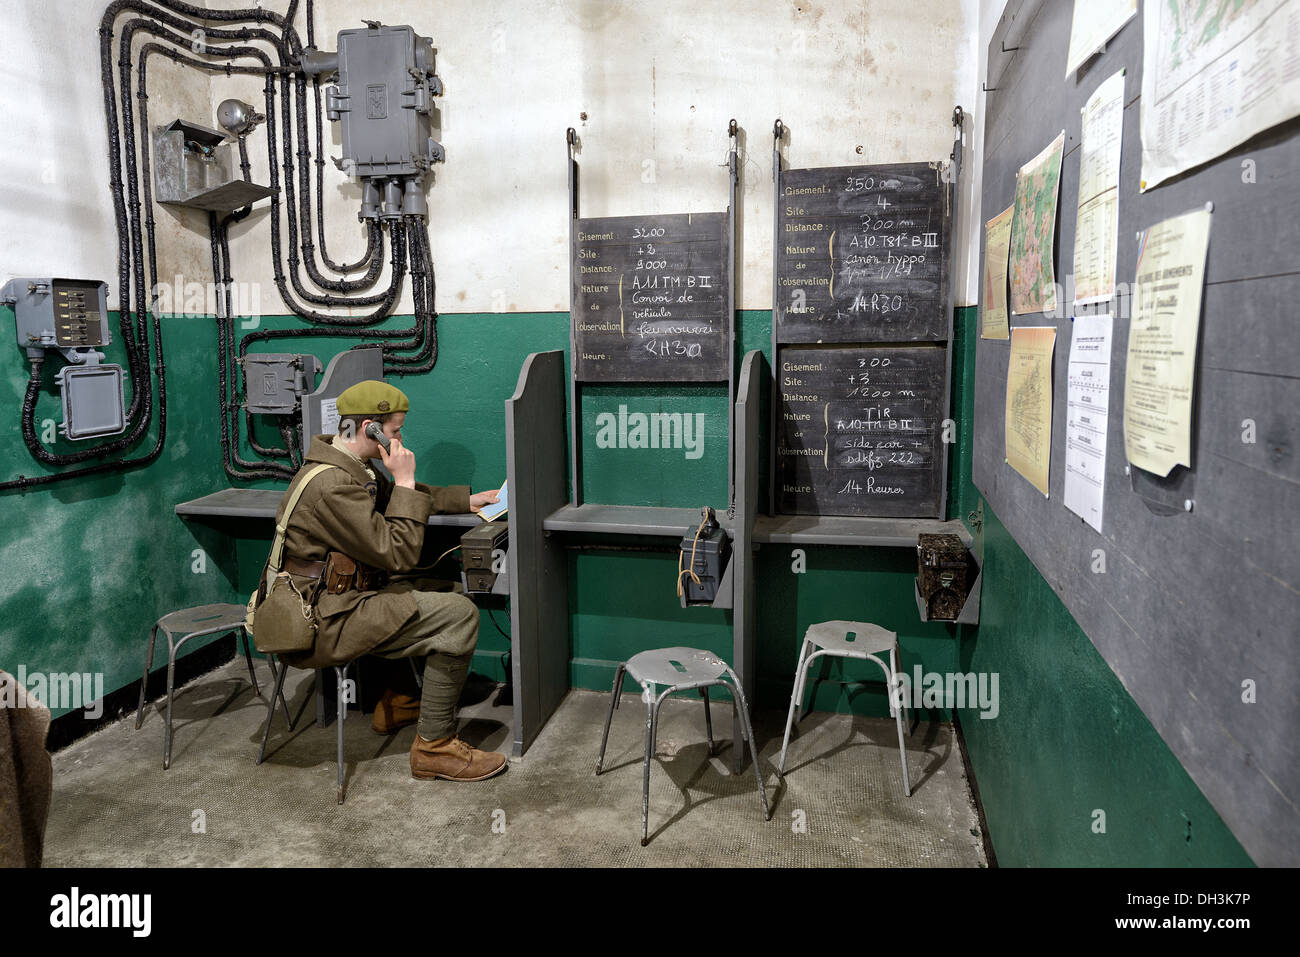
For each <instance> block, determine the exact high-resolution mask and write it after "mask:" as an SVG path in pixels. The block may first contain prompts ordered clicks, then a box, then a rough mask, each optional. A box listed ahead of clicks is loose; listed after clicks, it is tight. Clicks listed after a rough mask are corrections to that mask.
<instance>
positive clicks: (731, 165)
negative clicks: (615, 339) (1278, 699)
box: [564, 119, 739, 512]
mask: <svg viewBox="0 0 1300 957" xmlns="http://www.w3.org/2000/svg"><path fill="white" fill-rule="evenodd" d="M738 133H739V128H738V127H737V125H736V121H735V120H734V119H733V120H731V121H730V122H729V123H728V124H727V141H728V147H729V148H728V154H727V175H728V186H729V192H728V201H727V213H726V215H727V254H728V255H729V256H730V262H729V263H728V266H729V268H728V270H727V290H726V305H727V330H726V348H727V501H728V505H729V511H731V512H734V510H735V505H736V468H735V465H736V435H735V432H736V429H735V424H736V421H735V420H736V182H737V177H738V165H737V162H736V148H737V136H738ZM564 141H565V148H566V152H567V159H568V170H569V475H570V476H571V478H572V482H573V487H572V490H571V492H570V496H569V500H570V504H572V505H574V506H575V507H576V506H578V505H581V504H582V429H581V427H580V422H579V418H580V417H581V415H582V409H581V407H580V405H579V401H580V399H581V380H580V379H579V378H578V359H577V356H578V352H577V349H578V344H577V333H576V330H575V326H574V321H575V317H576V315H577V298H578V297H577V280H578V276H577V274H576V270H575V269H574V264H575V257H576V250H577V230H578V220H579V218H580V217H579V215H578V210H579V202H578V196H579V192H578V191H579V166H578V160H577V156H576V155H575V152H576V150H575V148H576V146H577V143H578V134H577V131H576V130H575V129H574V128H573V127H569V128H568V129H567V130H566V131H565V134H564ZM657 381H662V380H657Z"/></svg>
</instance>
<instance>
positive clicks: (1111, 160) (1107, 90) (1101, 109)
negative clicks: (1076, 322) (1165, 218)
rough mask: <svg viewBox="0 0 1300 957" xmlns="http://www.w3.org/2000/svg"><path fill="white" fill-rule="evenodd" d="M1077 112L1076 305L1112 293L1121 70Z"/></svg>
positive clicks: (1121, 124)
mask: <svg viewBox="0 0 1300 957" xmlns="http://www.w3.org/2000/svg"><path fill="white" fill-rule="evenodd" d="M1081 112H1082V113H1083V117H1082V120H1083V134H1082V145H1081V148H1080V151H1079V152H1080V160H1079V215H1078V219H1077V222H1078V227H1077V228H1076V229H1075V233H1074V301H1075V303H1076V304H1080V305H1081V304H1083V303H1092V302H1105V301H1107V300H1109V299H1110V298H1111V296H1112V295H1114V292H1115V249H1116V246H1117V244H1118V237H1119V157H1120V145H1121V136H1122V134H1123V130H1124V71H1123V70H1120V71H1119V72H1118V73H1116V74H1115V75H1114V76H1112V77H1111V78H1110V79H1108V80H1106V82H1104V83H1102V84H1101V86H1099V87H1097V91H1096V92H1095V93H1093V95H1092V96H1091V97H1089V99H1088V102H1087V103H1086V104H1085V105H1084V107H1083V110H1082V111H1081Z"/></svg>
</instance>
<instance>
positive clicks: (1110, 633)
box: [972, 2, 1300, 866]
mask: <svg viewBox="0 0 1300 957" xmlns="http://www.w3.org/2000/svg"><path fill="white" fill-rule="evenodd" d="M1070 13H1071V4H1067V3H1047V2H1044V3H1042V4H1041V5H1039V7H1038V11H1037V13H1036V14H1035V15H1034V16H1033V20H1032V22H1031V23H1030V24H1029V26H1028V28H1027V29H1026V31H1025V34H1024V36H1023V37H1022V38H1020V39H1018V40H1015V41H1014V42H1011V43H1008V44H1007V46H1008V47H1011V46H1016V47H1018V48H1019V49H1018V51H1017V52H1014V53H1009V54H1004V53H1002V52H1001V44H1002V42H1003V40H1005V39H1006V33H1005V28H1006V27H1007V26H1008V21H1007V18H1004V20H1003V23H1002V24H1000V26H999V31H998V32H995V34H994V36H993V38H992V41H991V43H990V46H989V60H990V62H991V63H998V62H1003V61H1005V62H1006V63H1007V66H1006V69H1005V71H1004V72H1003V73H1002V76H1001V77H1000V78H999V79H998V80H997V82H996V83H990V84H989V85H990V86H996V88H997V90H996V92H993V93H990V94H989V95H988V98H987V104H986V109H985V122H986V125H985V148H984V171H983V186H982V203H983V210H982V214H983V218H984V220H988V219H990V218H992V217H993V216H995V215H996V214H997V213H999V212H1001V211H1002V210H1003V209H1005V208H1006V207H1007V206H1008V205H1010V203H1011V201H1012V199H1013V197H1014V194H1015V178H1016V170H1017V169H1018V168H1019V167H1020V165H1021V164H1023V163H1024V162H1025V161H1026V160H1028V159H1031V158H1032V157H1033V156H1035V155H1036V154H1037V153H1038V152H1039V151H1040V150H1041V149H1042V148H1043V146H1045V145H1046V144H1047V143H1049V142H1051V140H1052V138H1053V137H1055V136H1056V135H1057V134H1058V133H1059V132H1060V130H1061V128H1062V126H1064V127H1065V131H1066V141H1065V157H1064V162H1063V163H1062V167H1061V184H1060V191H1061V192H1060V197H1061V198H1060V203H1059V210H1060V212H1059V224H1058V228H1057V260H1056V262H1057V276H1058V281H1064V277H1065V274H1067V273H1068V272H1069V270H1070V263H1071V261H1072V257H1073V252H1074V243H1075V233H1076V219H1077V200H1078V184H1079V165H1080V164H1079V160H1080V157H1079V153H1080V150H1079V141H1080V114H1079V109H1080V107H1081V106H1083V104H1084V103H1085V102H1086V100H1087V98H1088V97H1089V96H1090V95H1091V94H1092V93H1093V91H1094V90H1095V89H1096V88H1097V86H1098V85H1099V84H1100V83H1101V82H1102V81H1103V80H1105V79H1106V78H1107V77H1109V76H1111V75H1113V74H1114V73H1116V72H1118V71H1119V70H1120V69H1123V70H1124V71H1125V97H1124V103H1125V108H1124V130H1123V153H1122V157H1121V163H1120V208H1119V226H1120V228H1119V247H1118V263H1117V280H1118V281H1119V282H1121V283H1132V282H1133V278H1134V274H1135V271H1136V262H1137V250H1138V244H1137V241H1136V233H1137V231H1138V230H1141V229H1146V228H1148V227H1150V226H1151V225H1152V224H1154V223H1156V222H1159V221H1160V220H1162V219H1166V218H1168V217H1171V216H1175V215H1178V214H1181V213H1185V212H1187V211H1189V210H1192V209H1195V208H1197V207H1199V206H1202V205H1203V204H1204V203H1206V202H1207V201H1208V202H1213V203H1214V218H1213V225H1212V226H1211V233H1210V250H1209V257H1208V259H1207V262H1206V279H1205V290H1204V298H1203V307H1202V309H1203V313H1202V317H1201V323H1200V336H1201V341H1200V345H1199V348H1198V350H1197V357H1196V364H1197V385H1196V389H1197V392H1196V398H1195V405H1194V425H1193V436H1192V468H1191V469H1190V470H1189V471H1188V472H1187V474H1186V475H1185V476H1184V481H1185V488H1186V489H1187V492H1186V493H1185V496H1184V497H1185V498H1186V499H1189V500H1191V502H1192V510H1191V511H1190V512H1189V511H1185V510H1181V509H1180V510H1179V511H1178V512H1177V513H1175V514H1156V512H1154V511H1153V510H1152V509H1151V508H1150V507H1148V505H1147V503H1146V502H1145V501H1143V498H1142V496H1141V495H1139V494H1137V493H1136V492H1135V491H1134V484H1133V476H1131V475H1128V474H1125V453H1124V434H1123V425H1122V417H1123V402H1124V382H1125V372H1126V369H1125V365H1126V361H1127V353H1126V344H1127V334H1128V321H1127V319H1126V318H1124V317H1122V316H1117V318H1116V320H1115V332H1114V337H1113V340H1112V344H1111V350H1112V351H1111V381H1110V386H1111V392H1110V434H1109V436H1108V442H1107V456H1106V463H1107V464H1106V490H1105V510H1104V511H1105V516H1104V519H1103V524H1102V532H1101V534H1098V533H1096V532H1094V531H1093V530H1092V529H1091V528H1090V527H1089V526H1087V525H1086V524H1084V523H1083V521H1082V520H1081V519H1079V518H1078V517H1077V516H1075V515H1073V514H1072V513H1070V512H1069V511H1068V510H1066V509H1065V507H1064V506H1063V505H1062V504H1061V498H1062V493H1063V490H1064V476H1065V469H1064V438H1065V417H1066V411H1067V410H1066V401H1065V390H1066V378H1067V377H1066V375H1065V374H1064V373H1065V370H1066V368H1067V364H1068V357H1069V348H1070V331H1071V330H1070V325H1071V323H1070V320H1069V319H1068V318H1060V319H1052V318H1050V317H1043V316H1037V315H1036V316H1034V317H1033V322H1032V324H1033V325H1042V324H1046V323H1054V324H1055V325H1056V327H1057V337H1056V355H1055V367H1056V370H1057V371H1056V374H1055V375H1054V377H1053V378H1054V382H1055V389H1056V394H1055V397H1054V401H1053V406H1052V413H1053V414H1052V419H1053V421H1052V436H1053V449H1052V464H1051V475H1050V483H1049V493H1050V497H1049V498H1046V499H1045V498H1044V497H1043V496H1042V494H1041V493H1040V492H1038V491H1036V490H1035V489H1034V488H1033V487H1032V486H1031V485H1030V484H1029V483H1028V482H1026V481H1025V480H1024V479H1023V478H1022V477H1021V476H1020V475H1019V474H1017V473H1015V472H1014V471H1012V470H1011V469H1010V468H1009V467H1008V466H1007V465H1006V464H1005V462H1004V460H1003V448H1004V445H1003V429H1004V410H1005V398H1006V374H1007V358H1008V355H1007V353H1008V350H1007V345H1006V343H1005V342H1004V341H997V340H990V339H978V340H976V343H977V344H976V375H975V421H974V429H975V442H974V444H973V447H972V448H973V469H974V479H975V483H976V485H977V486H978V487H979V489H980V491H981V492H982V493H983V495H984V497H985V498H986V499H987V501H988V502H989V504H990V505H991V506H992V508H993V509H994V511H996V513H997V515H998V518H999V519H1000V520H1001V522H1002V524H1003V525H1004V526H1005V527H1006V528H1007V530H1008V531H1009V532H1010V533H1011V534H1012V535H1013V536H1014V537H1015V539H1016V541H1017V542H1018V543H1019V545H1020V547H1021V548H1022V549H1023V550H1024V552H1025V554H1026V555H1028V556H1029V558H1030V559H1031V560H1032V561H1033V563H1034V565H1035V566H1036V567H1037V568H1038V570H1039V571H1040V572H1041V573H1042V575H1043V578H1044V579H1046V581H1047V582H1048V583H1049V584H1050V585H1051V586H1052V588H1053V589H1054V590H1055V591H1056V592H1057V594H1058V595H1060V598H1061V601H1062V602H1063V603H1064V604H1065V606H1066V607H1067V608H1068V609H1069V611H1070V613H1071V614H1072V615H1073V616H1074V619H1075V620H1076V621H1077V622H1078V624H1079V627H1080V628H1082V629H1083V630H1084V632H1086V633H1087V635H1088V637H1089V638H1090V639H1091V640H1092V643H1093V644H1094V645H1095V646H1096V648H1097V650H1098V652H1100V654H1101V655H1102V656H1103V657H1104V658H1105V659H1106V661H1107V663H1108V664H1109V665H1110V667H1111V668H1112V669H1113V670H1114V672H1115V674H1116V675H1117V676H1118V678H1119V680H1120V681H1121V682H1122V683H1123V685H1124V687H1125V689H1126V690H1127V691H1128V693H1129V694H1131V695H1132V697H1133V700H1134V701H1135V702H1136V703H1137V704H1138V706H1139V707H1140V708H1141V709H1142V711H1143V712H1144V713H1145V714H1146V716H1147V717H1148V718H1149V719H1150V721H1151V724H1152V725H1153V726H1154V727H1155V728H1156V730H1157V731H1159V733H1160V735H1161V737H1162V738H1163V739H1164V741H1165V742H1166V744H1168V746H1169V748H1170V750H1171V751H1172V752H1173V753H1174V754H1175V755H1176V756H1177V757H1178V760H1179V761H1180V762H1181V763H1182V765H1183V767H1185V768H1186V769H1187V772H1188V774H1189V775H1190V776H1191V778H1192V780H1193V781H1195V782H1196V784H1197V786H1198V787H1200V789H1201V790H1202V791H1203V792H1204V794H1205V796H1206V797H1207V798H1208V799H1209V801H1210V803H1211V804H1213V806H1214V808H1215V810H1216V811H1217V812H1218V813H1219V815H1220V816H1221V817H1222V818H1223V820H1224V822H1225V823H1226V824H1227V825H1228V827H1229V828H1231V829H1232V832H1233V834H1234V835H1235V836H1236V837H1237V839H1238V840H1239V841H1240V842H1241V844H1242V846H1243V847H1244V848H1245V849H1246V851H1247V852H1248V853H1249V854H1250V855H1251V857H1252V858H1253V859H1254V860H1255V862H1256V863H1258V864H1261V865H1280V864H1287V865H1291V866H1295V865H1296V864H1297V863H1300V810H1297V808H1300V739H1298V738H1297V737H1296V735H1295V727H1296V725H1297V724H1300V656H1298V655H1297V654H1296V641H1295V636H1296V625H1295V623H1296V622H1297V621H1300V552H1298V551H1297V549H1296V542H1298V541H1300V456H1297V455H1295V454H1294V449H1295V448H1296V447H1297V445H1298V444H1300V427H1298V426H1297V422H1296V418H1295V415H1294V409H1295V408H1297V407H1298V406H1300V377H1297V375H1296V370H1297V369H1298V368H1300V337H1297V336H1296V335H1295V334H1294V329H1293V327H1294V324H1295V322H1294V315H1295V304H1296V302H1297V301H1300V271H1298V270H1297V266H1296V258H1295V249H1294V244H1293V243H1291V242H1288V241H1287V240H1288V239H1289V238H1291V237H1293V236H1294V235H1295V223H1296V222H1298V221H1300V191H1297V190H1296V189H1295V186H1294V184H1295V183H1296V182H1297V180H1298V179H1300V148H1298V147H1300V121H1296V120H1292V121H1290V122H1288V123H1286V124H1283V125H1281V126H1278V127H1274V128H1273V129H1271V130H1268V131H1266V132H1264V133H1262V134H1260V135H1259V136H1256V137H1255V138H1253V139H1252V140H1250V141H1249V142H1247V143H1245V144H1243V145H1242V146H1241V147H1239V148H1237V149H1235V150H1233V151H1231V152H1229V153H1226V154H1224V155H1223V156H1221V157H1219V158H1217V159H1215V160H1213V161H1211V162H1209V163H1207V164H1206V165H1204V166H1201V167H1198V168H1196V169H1194V170H1190V171H1188V172H1187V173H1186V174H1183V175H1181V176H1178V177H1176V178H1175V179H1173V180H1170V181H1168V182H1167V183H1163V184H1161V185H1160V186H1159V187H1157V188H1155V189H1152V190H1150V191H1148V192H1146V193H1141V192H1140V191H1139V187H1138V180H1139V179H1140V172H1141V150H1142V143H1141V136H1140V128H1139V122H1140V112H1141V103H1142V100H1141V95H1140V94H1141V89H1142V68H1143V53H1142V31H1143V18H1142V16H1140V15H1139V16H1138V17H1135V18H1134V19H1133V20H1131V21H1130V22H1129V23H1128V24H1127V25H1126V26H1125V27H1124V28H1123V29H1122V30H1120V32H1119V33H1118V34H1117V35H1116V36H1115V38H1114V39H1112V40H1111V41H1110V42H1109V43H1108V44H1107V45H1106V48H1105V51H1104V52H1102V53H1101V54H1099V55H1098V56H1096V57H1094V58H1093V59H1092V60H1091V61H1089V62H1088V63H1086V64H1085V65H1084V66H1083V67H1081V68H1080V69H1079V71H1078V75H1077V77H1071V78H1070V79H1068V80H1066V81H1064V82H1063V81H1062V77H1061V64H1062V63H1063V62H1064V58H1065V54H1066V49H1067V46H1068V43H1069V35H1070ZM1247 161H1249V163H1248V164H1247ZM1247 168H1249V169H1250V170H1256V169H1258V170H1260V171H1263V170H1267V171H1268V174H1267V176H1265V175H1259V176H1258V177H1255V176H1250V177H1247V176H1244V175H1243V174H1244V173H1245V171H1246V169H1247ZM981 268H982V264H981ZM1128 305H1129V303H1128V297H1127V296H1124V297H1121V298H1120V300H1119V301H1118V302H1117V304H1116V306H1117V311H1118V312H1120V313H1123V312H1124V310H1126V309H1127V308H1128ZM1247 419H1249V420H1250V421H1251V422H1252V423H1253V424H1254V428H1255V430H1256V433H1257V440H1256V441H1255V442H1249V441H1246V440H1245V433H1244V429H1245V426H1244V423H1245V420H1247ZM1135 471H1136V470H1135ZM1179 504H1180V505H1181V504H1182V502H1181V501H1180V503H1179ZM1098 550H1100V551H1101V552H1102V553H1103V554H1104V556H1105V565H1104V569H1105V570H1104V573H1099V572H1098V571H1097V568H1098V566H1097V564H1096V563H1097V555H1098ZM1247 679H1249V680H1250V681H1251V682H1253V683H1255V684H1257V685H1258V687H1259V688H1260V689H1263V688H1265V687H1267V688H1269V689H1270V691H1269V693H1267V694H1263V693H1260V694H1258V695H1257V696H1256V697H1254V698H1251V700H1250V701H1249V702H1247V701H1246V700H1245V699H1244V697H1243V695H1244V688H1243V682H1244V681H1246V680H1247ZM1007 714H1008V711H1007V709H1005V708H1004V710H1003V718H1002V720H1005V719H1006V718H1007ZM1087 800H1089V798H1088V797H1087V796H1086V795H1082V796H1081V801H1087ZM1082 806H1085V807H1091V806H1093V805H1091V804H1084V805H1082ZM1191 826H1192V825H1191V824H1189V828H1190V827H1191ZM1188 833H1189V835H1190V834H1191V833H1192V831H1191V830H1189V831H1188Z"/></svg>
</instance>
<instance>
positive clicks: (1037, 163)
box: [1010, 130, 1065, 315]
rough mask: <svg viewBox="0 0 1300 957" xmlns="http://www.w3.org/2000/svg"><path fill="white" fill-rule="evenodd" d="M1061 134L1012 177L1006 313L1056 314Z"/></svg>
mask: <svg viewBox="0 0 1300 957" xmlns="http://www.w3.org/2000/svg"><path fill="white" fill-rule="evenodd" d="M1064 146H1065V130H1061V135H1060V136H1058V137H1057V138H1056V139H1054V140H1052V142H1051V144H1050V145H1049V146H1048V147H1047V149H1045V150H1043V151H1042V152H1041V153H1039V154H1038V155H1037V156H1035V157H1034V158H1033V159H1032V160H1030V161H1029V162H1028V163H1026V164H1025V165H1024V166H1022V167H1020V172H1018V173H1017V174H1016V212H1015V217H1014V219H1013V220H1012V222H1011V267H1010V268H1011V273H1010V278H1011V311H1012V312H1014V313H1016V314H1017V315H1025V314H1027V313H1032V312H1040V313H1052V312H1055V310H1056V269H1055V265H1054V263H1053V262H1052V241H1053V239H1054V238H1055V237H1056V195H1057V191H1058V187H1059V186H1060V185H1061V150H1062V148H1063V147H1064Z"/></svg>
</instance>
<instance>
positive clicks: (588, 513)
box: [542, 504, 736, 539]
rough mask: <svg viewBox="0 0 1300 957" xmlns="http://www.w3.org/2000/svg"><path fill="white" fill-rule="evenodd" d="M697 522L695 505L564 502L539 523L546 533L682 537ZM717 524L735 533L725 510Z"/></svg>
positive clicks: (731, 533)
mask: <svg viewBox="0 0 1300 957" xmlns="http://www.w3.org/2000/svg"><path fill="white" fill-rule="evenodd" d="M699 524H700V510H699V509H696V508H657V507H654V506H640V505H595V504H583V505H565V506H564V507H562V508H559V509H556V510H555V511H554V512H552V513H551V514H550V515H548V516H547V517H546V518H545V520H543V522H542V529H543V530H544V531H546V532H580V533H583V534H586V535H652V536H655V537H662V538H681V537H682V536H683V535H685V534H687V533H688V532H689V530H690V529H692V528H695V526H697V525H699ZM718 525H719V526H720V527H721V528H722V529H723V531H725V532H726V533H727V536H728V537H729V538H733V539H734V538H735V537H736V532H735V528H734V524H733V522H732V521H731V519H729V518H727V515H726V512H725V510H724V511H723V512H722V513H721V514H719V515H718Z"/></svg>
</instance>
